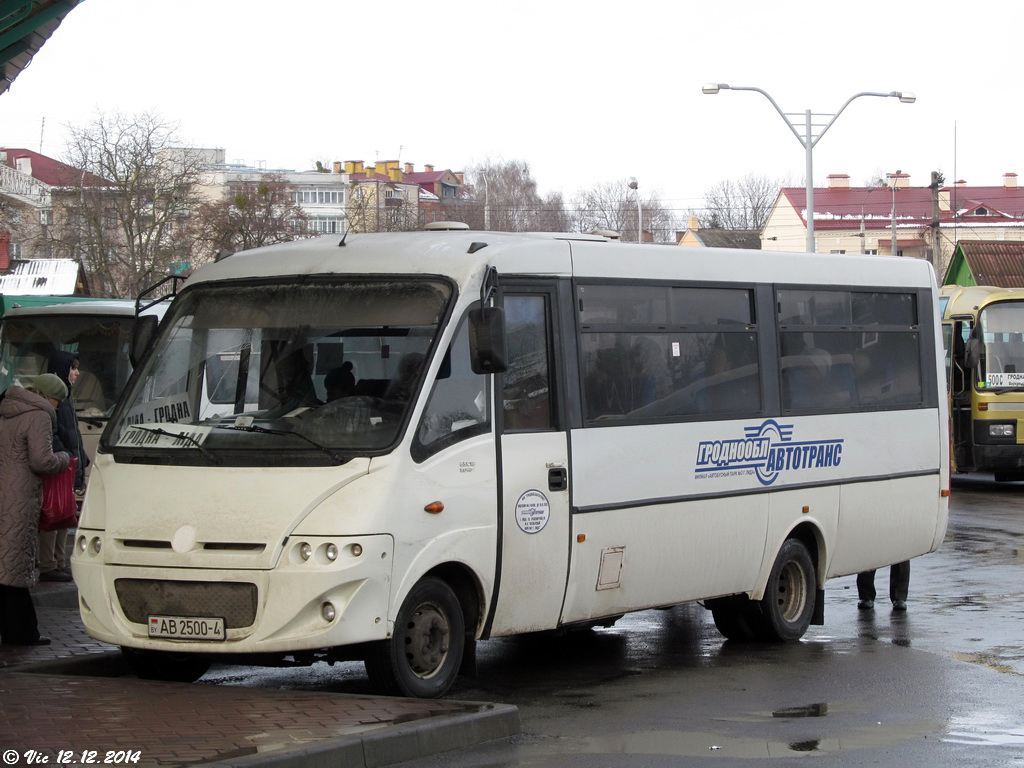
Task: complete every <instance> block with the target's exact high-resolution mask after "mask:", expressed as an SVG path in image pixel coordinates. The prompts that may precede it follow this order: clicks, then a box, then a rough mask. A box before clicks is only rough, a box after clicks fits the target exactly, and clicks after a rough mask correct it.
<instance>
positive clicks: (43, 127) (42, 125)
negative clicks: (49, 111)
mask: <svg viewBox="0 0 1024 768" xmlns="http://www.w3.org/2000/svg"><path fill="white" fill-rule="evenodd" d="M45 130H46V117H45V116H44V117H43V118H42V120H40V122H39V154H40V155H41V154H43V131H45Z"/></svg>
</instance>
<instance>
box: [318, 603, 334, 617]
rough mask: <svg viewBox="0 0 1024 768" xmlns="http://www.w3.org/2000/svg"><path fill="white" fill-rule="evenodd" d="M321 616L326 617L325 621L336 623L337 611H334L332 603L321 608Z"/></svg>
mask: <svg viewBox="0 0 1024 768" xmlns="http://www.w3.org/2000/svg"><path fill="white" fill-rule="evenodd" d="M320 615H321V616H323V617H324V621H334V617H335V616H337V611H335V610H334V606H333V605H331V604H330V603H324V604H323V605H321V606H320Z"/></svg>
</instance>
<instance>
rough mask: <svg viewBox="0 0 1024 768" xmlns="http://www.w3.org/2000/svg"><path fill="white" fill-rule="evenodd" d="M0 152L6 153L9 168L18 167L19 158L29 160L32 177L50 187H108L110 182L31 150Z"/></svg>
mask: <svg viewBox="0 0 1024 768" xmlns="http://www.w3.org/2000/svg"><path fill="white" fill-rule="evenodd" d="M0 152H6V153H7V165H9V166H10V167H11V168H17V167H18V162H17V161H18V158H19V157H27V158H29V159H30V160H31V161H32V177H33V178H36V179H39V181H41V182H43V183H44V184H49V185H50V186H51V187H73V186H78V185H79V184H82V185H83V186H86V187H97V186H98V187H105V186H110V182H108V181H106V180H105V179H102V178H100V177H99V176H96V175H94V174H91V173H89V172H88V171H82V170H81V169H80V168H75V167H73V166H70V165H67V164H66V163H62V162H60V161H59V160H54V159H53V158H52V157H47V156H46V155H41V154H39V153H38V152H33V151H32V150H31V149H4V148H0ZM83 173H84V174H85V175H84V176H83Z"/></svg>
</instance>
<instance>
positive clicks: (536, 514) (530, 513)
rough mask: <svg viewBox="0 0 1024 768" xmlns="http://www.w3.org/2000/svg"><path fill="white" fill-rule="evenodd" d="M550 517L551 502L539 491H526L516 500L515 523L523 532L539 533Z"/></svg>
mask: <svg viewBox="0 0 1024 768" xmlns="http://www.w3.org/2000/svg"><path fill="white" fill-rule="evenodd" d="M550 517H551V503H550V502H549V501H548V497H547V496H545V495H544V494H543V493H541V492H540V491H533V490H531V491H527V492H526V493H524V494H523V495H522V496H520V497H519V500H518V501H517V502H516V525H518V526H519V528H520V530H522V532H523V533H539V532H540V531H542V530H544V526H545V525H547V524H548V519H549V518H550Z"/></svg>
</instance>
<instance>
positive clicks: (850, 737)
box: [576, 723, 1024, 759]
mask: <svg viewBox="0 0 1024 768" xmlns="http://www.w3.org/2000/svg"><path fill="white" fill-rule="evenodd" d="M937 730H938V731H941V730H942V728H941V726H938V727H936V726H935V725H932V724H925V723H903V724H898V725H881V724H880V725H878V726H875V727H872V728H856V729H853V730H852V731H849V732H846V733H844V734H842V735H840V736H833V737H829V738H821V739H804V740H801V741H791V742H784V741H777V740H773V739H766V738H759V737H757V736H734V735H729V734H726V733H714V734H712V733H697V732H692V731H646V732H642V733H622V734H608V735H605V736H599V737H595V738H589V739H587V741H586V742H585V743H581V744H580V745H579V748H578V749H577V750H576V751H577V752H578V753H579V754H615V755H664V756H671V757H700V756H713V757H715V758H718V759H725V758H737V759H740V758H742V759H765V758H780V757H789V758H796V757H809V756H810V755H812V754H830V753H836V752H853V751H856V750H860V749H884V748H887V747H892V746H895V745H897V744H901V743H904V742H906V741H912V740H919V739H921V738H923V737H927V735H929V734H934V733H936V731H937ZM973 738H976V739H977V738H978V737H973ZM1020 738H1022V739H1024V734H1021V735H1020ZM970 743H981V742H980V741H975V742H970ZM988 743H993V742H988ZM1000 743H1002V742H1000ZM1007 743H1008V742H1007Z"/></svg>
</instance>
